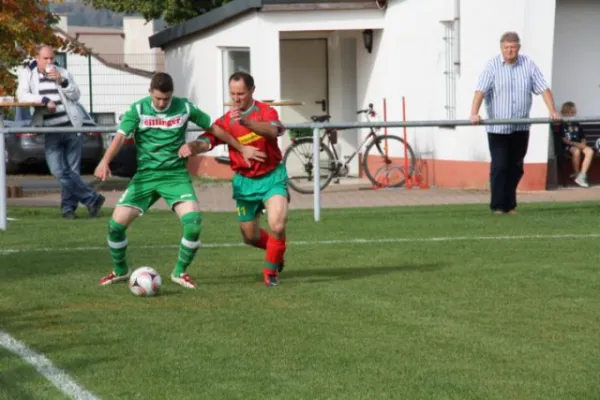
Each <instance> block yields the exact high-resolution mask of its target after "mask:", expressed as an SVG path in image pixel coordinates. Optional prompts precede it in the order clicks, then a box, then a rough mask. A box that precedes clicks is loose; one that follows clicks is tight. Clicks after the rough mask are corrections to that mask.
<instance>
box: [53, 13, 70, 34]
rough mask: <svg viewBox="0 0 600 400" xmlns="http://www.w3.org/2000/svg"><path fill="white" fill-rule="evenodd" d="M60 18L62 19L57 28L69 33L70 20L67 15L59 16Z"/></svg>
mask: <svg viewBox="0 0 600 400" xmlns="http://www.w3.org/2000/svg"><path fill="white" fill-rule="evenodd" d="M57 15H58V17H59V18H60V19H59V21H58V22H57V23H56V27H57V28H59V29H61V30H63V31H64V32H68V29H69V19H68V17H67V14H57Z"/></svg>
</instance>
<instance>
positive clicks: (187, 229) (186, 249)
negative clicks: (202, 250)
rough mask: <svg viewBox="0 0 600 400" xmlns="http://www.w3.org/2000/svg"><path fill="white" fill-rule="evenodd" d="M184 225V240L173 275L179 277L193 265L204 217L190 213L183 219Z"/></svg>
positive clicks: (181, 243)
mask: <svg viewBox="0 0 600 400" xmlns="http://www.w3.org/2000/svg"><path fill="white" fill-rule="evenodd" d="M181 223H182V224H183V238H181V242H180V243H179V254H178V257H177V264H175V269H174V270H173V275H174V276H176V277H178V276H179V275H181V274H183V273H184V272H185V271H186V270H187V267H189V265H190V264H191V263H192V261H193V260H194V257H195V256H196V252H197V251H198V248H199V247H200V231H201V226H202V217H201V216H200V213H198V212H189V213H187V214H185V215H183V216H182V217H181Z"/></svg>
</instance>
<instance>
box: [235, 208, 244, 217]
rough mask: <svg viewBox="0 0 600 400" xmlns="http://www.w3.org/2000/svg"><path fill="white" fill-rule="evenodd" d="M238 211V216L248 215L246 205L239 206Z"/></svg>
mask: <svg viewBox="0 0 600 400" xmlns="http://www.w3.org/2000/svg"><path fill="white" fill-rule="evenodd" d="M237 213H238V217H239V216H242V215H243V216H245V215H246V207H244V206H241V207H237Z"/></svg>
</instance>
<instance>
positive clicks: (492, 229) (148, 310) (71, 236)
mask: <svg viewBox="0 0 600 400" xmlns="http://www.w3.org/2000/svg"><path fill="white" fill-rule="evenodd" d="M520 210H521V212H522V214H521V215H519V216H492V215H489V212H488V211H487V209H486V207H485V206H452V207H403V208H372V209H352V210H324V214H323V217H324V220H323V221H322V222H320V223H315V222H313V221H312V215H311V212H310V211H306V212H303V211H302V212H301V211H294V212H292V213H291V215H290V221H289V235H288V240H289V242H290V243H289V244H288V249H289V250H288V253H287V257H286V270H285V271H284V273H283V274H282V278H281V284H280V286H279V287H277V288H275V289H267V288H265V287H264V286H263V284H262V282H261V275H260V273H261V269H262V259H263V254H262V252H261V251H259V250H256V249H252V248H248V247H243V246H237V243H239V242H240V239H239V233H238V228H237V225H236V221H235V216H234V214H233V213H228V214H222V213H206V214H205V215H204V228H203V234H202V239H203V241H204V243H205V244H206V245H207V247H205V248H203V249H201V251H200V252H199V253H198V257H197V259H196V261H195V263H194V264H193V265H192V266H191V268H190V273H191V274H192V276H193V277H194V278H196V279H197V281H198V282H199V283H201V286H200V287H199V288H198V289H197V290H195V291H190V290H187V289H184V288H181V287H179V286H176V285H174V284H173V283H171V282H170V281H168V275H169V273H170V271H171V269H172V266H173V263H174V261H175V258H176V251H177V248H176V246H177V243H178V241H179V238H180V234H181V228H180V224H179V222H178V221H177V219H176V218H175V217H174V216H173V215H172V214H170V213H167V212H159V211H154V212H152V211H151V212H150V213H148V214H147V215H146V216H144V217H142V218H140V219H139V220H138V221H136V223H135V224H134V225H133V226H132V227H131V228H130V229H129V230H128V236H129V243H130V245H129V250H128V251H129V259H130V265H131V266H132V267H137V266H141V265H150V266H152V267H154V268H156V269H157V270H158V271H159V272H160V273H161V275H162V276H163V281H164V283H163V288H162V289H163V293H162V295H161V296H158V297H156V298H136V297H134V296H133V295H131V294H130V292H129V290H128V289H127V286H126V285H124V284H119V285H113V286H109V287H99V286H98V285H97V281H98V279H99V278H100V277H101V276H102V275H103V274H106V273H107V272H109V271H110V267H111V266H110V260H109V256H108V251H107V250H106V248H105V246H106V241H105V236H106V223H107V220H108V217H107V216H106V215H105V216H104V217H102V218H100V219H98V220H77V221H63V220H61V219H60V218H59V216H58V212H57V210H55V209H44V208H36V209H31V208H10V209H9V216H10V217H13V218H16V219H17V220H16V221H13V222H11V223H10V224H9V230H8V231H7V232H3V233H0V243H1V245H0V266H1V267H0V297H1V299H2V300H1V301H0V330H3V331H5V332H6V333H8V334H10V335H12V336H13V337H15V338H16V339H18V340H20V341H22V342H24V343H26V344H27V345H28V346H29V347H30V348H31V349H33V350H34V351H36V352H38V353H41V354H44V355H45V356H46V357H48V358H49V359H50V360H52V362H53V363H54V364H55V365H56V366H57V367H59V368H61V369H63V370H64V371H66V372H67V373H68V374H69V375H70V376H71V377H72V378H73V379H74V380H75V381H76V382H77V383H78V384H79V385H81V386H83V387H85V388H86V389H87V390H89V391H91V392H93V393H94V394H96V395H97V396H98V397H99V398H101V399H169V400H170V399H211V400H212V399H244V400H250V399H344V400H351V399H360V400H364V399H378V400H379V399H486V400H491V399H503V400H504V399H586V400H589V399H598V398H600V345H599V343H598V340H599V337H600V335H599V333H600V279H599V278H598V276H599V275H598V262H597V261H598V258H599V254H600V251H599V249H598V247H599V246H598V241H599V239H600V235H598V234H600V226H599V223H600V207H599V206H598V205H596V204H590V203H583V204H573V203H571V204H543V205H524V206H522V207H520ZM105 214H106V211H105ZM571 234H575V235H578V236H574V237H568V235H571ZM552 235H554V237H552ZM432 238H435V239H432ZM357 239H364V241H362V242H361V240H357ZM405 239H407V240H405ZM331 240H335V241H337V243H335V244H327V242H326V241H331ZM385 240H387V241H385ZM294 243H296V244H294ZM64 398H66V397H65V396H64V395H63V394H61V392H60V391H59V390H57V389H56V388H54V387H53V386H52V385H51V384H50V383H48V382H47V381H46V380H44V379H43V378H42V377H40V376H39V375H38V374H37V372H36V371H35V370H34V369H33V368H32V367H30V366H29V365H28V364H26V363H25V362H23V361H21V360H20V359H19V358H18V357H17V356H15V355H13V354H11V353H9V352H7V351H4V350H2V349H1V348H0V399H11V400H16V399H44V400H45V399H52V400H53V399H64Z"/></svg>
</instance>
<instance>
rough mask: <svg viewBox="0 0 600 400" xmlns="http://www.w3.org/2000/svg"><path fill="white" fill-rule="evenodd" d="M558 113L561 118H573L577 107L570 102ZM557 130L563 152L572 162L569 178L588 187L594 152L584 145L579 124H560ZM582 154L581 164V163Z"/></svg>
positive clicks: (582, 133)
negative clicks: (567, 154) (569, 154)
mask: <svg viewBox="0 0 600 400" xmlns="http://www.w3.org/2000/svg"><path fill="white" fill-rule="evenodd" d="M560 113H561V114H562V116H563V117H574V116H575V115H577V107H576V106H575V103H573V102H572V101H567V102H566V103H565V104H563V105H562V108H561V110H560ZM559 129H560V131H559V132H560V134H561V135H562V141H563V144H564V150H565V151H566V152H569V153H571V161H572V162H573V174H571V178H575V183H576V184H578V185H579V186H582V187H589V186H590V185H589V184H588V181H587V172H588V170H589V169H590V165H591V164H592V160H593V158H594V150H593V149H592V148H591V147H589V146H587V145H586V144H585V134H584V132H583V129H582V128H581V125H579V123H577V122H562V123H561V124H560V128H559ZM582 154H583V163H582V162H581V155H582Z"/></svg>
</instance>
